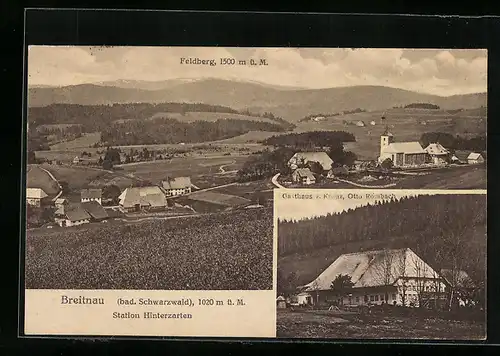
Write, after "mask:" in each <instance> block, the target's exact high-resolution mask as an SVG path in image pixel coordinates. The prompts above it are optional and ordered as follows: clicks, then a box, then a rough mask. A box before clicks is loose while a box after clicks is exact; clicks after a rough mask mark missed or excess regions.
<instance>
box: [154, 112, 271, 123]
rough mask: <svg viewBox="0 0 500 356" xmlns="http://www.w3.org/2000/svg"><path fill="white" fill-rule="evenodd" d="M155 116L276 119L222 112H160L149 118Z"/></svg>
mask: <svg viewBox="0 0 500 356" xmlns="http://www.w3.org/2000/svg"><path fill="white" fill-rule="evenodd" d="M157 118H171V119H175V120H178V121H180V122H194V121H212V122H213V121H217V120H226V119H234V120H250V121H260V122H268V123H276V121H273V120H270V119H268V118H265V117H260V116H251V115H241V114H232V113H224V112H186V113H185V114H181V113H175V112H160V113H157V114H155V115H153V116H152V117H151V118H150V120H154V119H157Z"/></svg>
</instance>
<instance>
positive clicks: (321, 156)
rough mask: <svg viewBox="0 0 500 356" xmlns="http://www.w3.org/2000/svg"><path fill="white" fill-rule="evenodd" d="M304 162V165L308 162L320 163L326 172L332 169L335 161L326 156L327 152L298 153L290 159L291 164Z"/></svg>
mask: <svg viewBox="0 0 500 356" xmlns="http://www.w3.org/2000/svg"><path fill="white" fill-rule="evenodd" d="M301 160H303V161H304V163H307V162H318V163H319V164H321V166H322V167H323V169H324V170H325V171H327V170H329V169H330V168H331V167H332V163H333V160H332V159H331V158H330V156H328V155H327V154H326V152H322V151H321V152H297V153H295V154H294V155H293V156H292V158H290V161H289V162H290V163H291V162H295V163H297V162H299V161H301Z"/></svg>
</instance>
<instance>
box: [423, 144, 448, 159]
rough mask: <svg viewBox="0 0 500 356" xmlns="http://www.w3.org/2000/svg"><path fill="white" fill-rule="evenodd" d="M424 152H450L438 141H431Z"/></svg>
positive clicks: (444, 153) (439, 153) (438, 154)
mask: <svg viewBox="0 0 500 356" xmlns="http://www.w3.org/2000/svg"><path fill="white" fill-rule="evenodd" d="M425 152H427V153H428V154H430V155H436V156H440V155H447V154H449V153H450V152H449V151H448V150H447V149H446V148H444V147H443V146H442V145H441V144H440V143H431V144H429V146H427V147H426V148H425Z"/></svg>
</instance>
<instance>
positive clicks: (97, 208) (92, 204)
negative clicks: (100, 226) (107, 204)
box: [82, 201, 108, 220]
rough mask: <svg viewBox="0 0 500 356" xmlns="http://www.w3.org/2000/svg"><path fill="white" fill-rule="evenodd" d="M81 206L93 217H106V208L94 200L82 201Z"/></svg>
mask: <svg viewBox="0 0 500 356" xmlns="http://www.w3.org/2000/svg"><path fill="white" fill-rule="evenodd" d="M82 207H83V209H85V211H86V212H87V213H88V214H89V215H90V216H91V217H93V218H94V219H98V220H100V219H106V218H107V217H108V213H107V212H106V210H105V209H104V208H103V207H102V206H101V204H99V203H98V202H96V201H89V202H85V203H82Z"/></svg>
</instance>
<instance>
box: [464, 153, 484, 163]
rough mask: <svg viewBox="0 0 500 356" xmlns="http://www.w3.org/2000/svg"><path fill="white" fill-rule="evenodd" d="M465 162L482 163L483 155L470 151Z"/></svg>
mask: <svg viewBox="0 0 500 356" xmlns="http://www.w3.org/2000/svg"><path fill="white" fill-rule="evenodd" d="M467 163H468V164H479V163H484V157H483V155H482V154H481V153H478V152H471V153H470V154H469V156H467Z"/></svg>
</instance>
